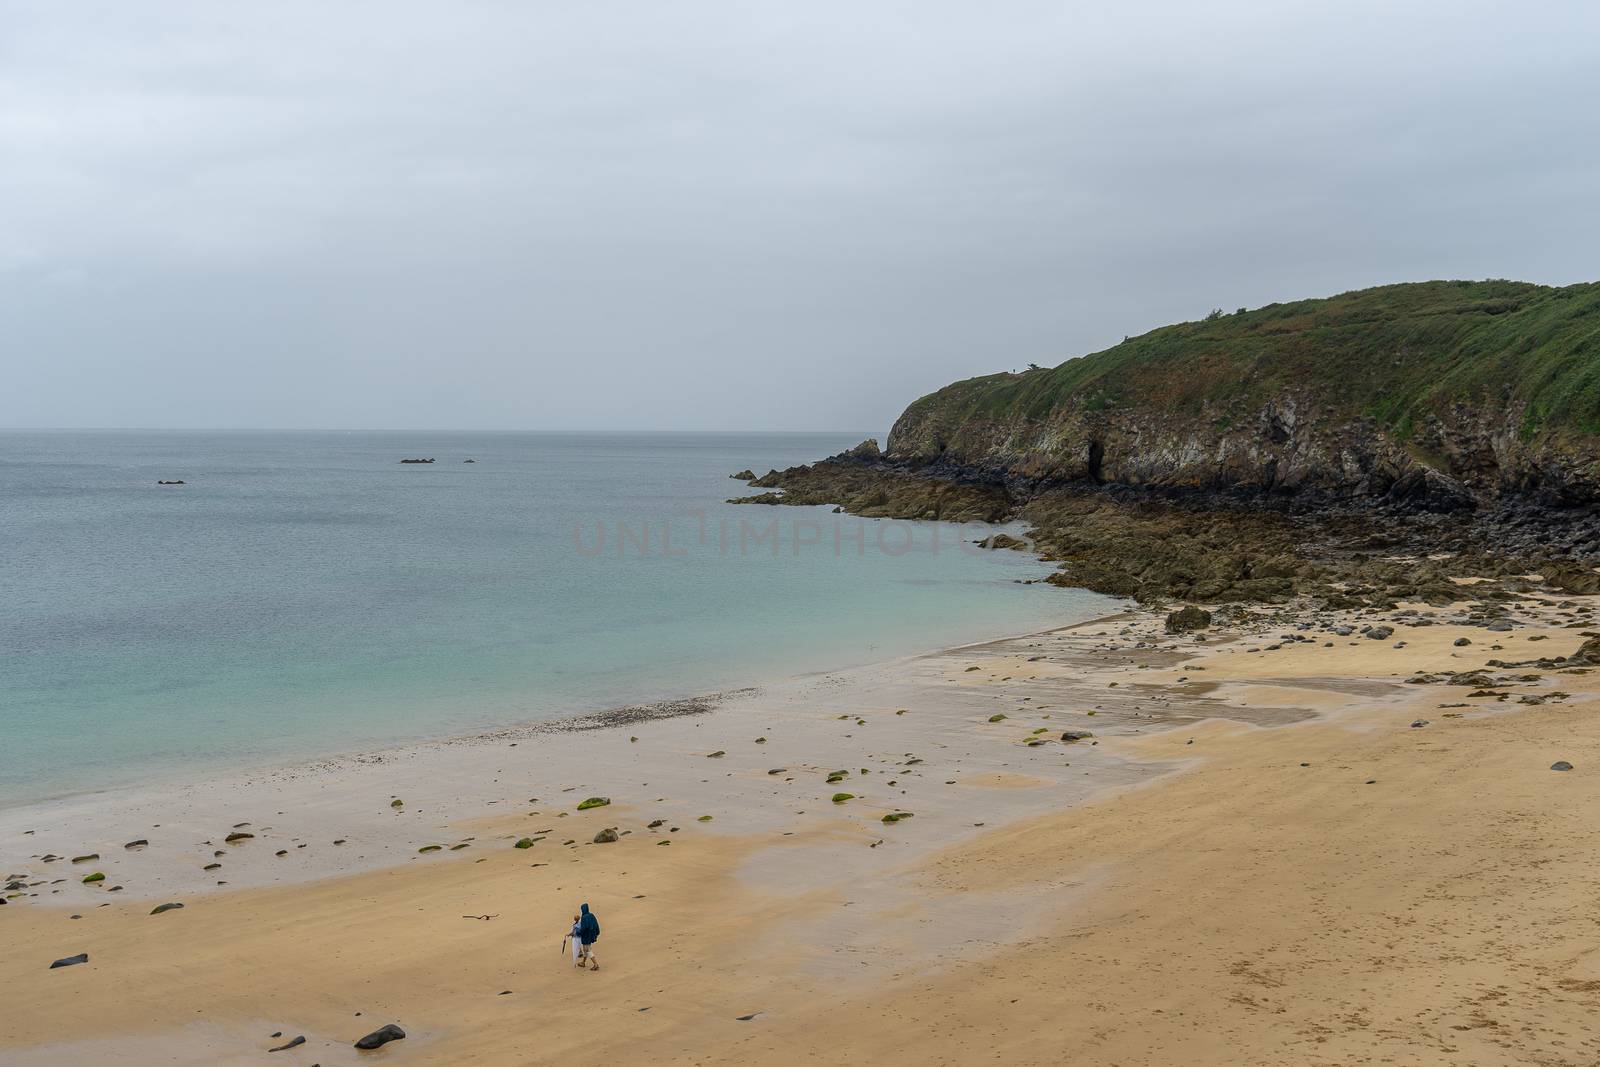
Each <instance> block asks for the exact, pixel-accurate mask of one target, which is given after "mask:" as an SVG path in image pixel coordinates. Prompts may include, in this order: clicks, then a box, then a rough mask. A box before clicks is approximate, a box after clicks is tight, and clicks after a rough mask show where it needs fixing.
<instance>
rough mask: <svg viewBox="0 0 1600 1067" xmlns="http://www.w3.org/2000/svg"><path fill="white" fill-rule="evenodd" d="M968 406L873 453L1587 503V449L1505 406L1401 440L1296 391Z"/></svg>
mask: <svg viewBox="0 0 1600 1067" xmlns="http://www.w3.org/2000/svg"><path fill="white" fill-rule="evenodd" d="M957 388H958V387H957ZM968 408H969V405H964V404H958V403H946V402H944V399H943V398H941V397H940V395H939V394H934V395H933V396H931V397H927V398H924V399H923V400H922V401H919V402H917V403H916V404H913V405H912V406H911V407H910V408H909V409H908V410H907V411H906V412H905V414H903V415H902V416H901V417H900V418H899V420H897V421H896V422H895V424H894V428H893V430H892V431H891V433H890V436H889V444H888V450H887V458H888V459H889V460H891V461H895V462H898V463H902V464H906V465H907V466H911V467H922V468H928V469H929V470H930V471H934V472H938V471H943V472H947V473H949V474H951V475H963V476H967V477H980V478H988V479H994V480H998V481H1002V482H1006V483H1010V484H1017V483H1024V484H1029V485H1033V486H1045V485H1051V484H1063V483H1065V484H1085V485H1122V486H1129V487H1146V488H1163V489H1199V490H1229V491H1240V492H1245V493H1275V494H1298V493H1311V494H1316V495H1319V496H1323V497H1327V498H1331V499H1347V500H1348V499H1361V498H1366V499H1374V498H1379V499H1385V500H1389V501H1396V502H1406V503H1408V504H1410V505H1411V506H1415V507H1420V508H1426V509H1431V510H1441V511H1451V510H1461V509H1471V508H1475V507H1480V506H1494V505H1495V502H1496V501H1497V499H1498V498H1500V497H1503V496H1508V495H1514V496H1518V497H1528V496H1532V497H1537V498H1541V499H1544V500H1545V501H1547V502H1550V503H1559V504H1581V503H1593V502H1595V501H1597V500H1600V462H1597V461H1600V453H1597V450H1596V447H1595V442H1594V441H1593V440H1589V441H1581V440H1579V441H1574V440H1562V439H1560V438H1558V437H1557V436H1556V435H1554V434H1538V435H1533V436H1527V435H1525V434H1523V432H1522V427H1523V425H1524V419H1525V412H1524V411H1523V410H1522V409H1521V407H1520V406H1518V405H1512V406H1507V407H1503V408H1499V409H1482V408H1474V407H1470V406H1468V405H1464V404H1462V405H1456V406H1454V407H1453V408H1452V409H1451V410H1449V411H1448V412H1446V413H1445V414H1444V415H1443V416H1429V417H1428V418H1427V419H1426V420H1425V421H1423V422H1421V423H1420V424H1413V425H1412V426H1410V427H1408V429H1409V433H1408V434H1407V435H1406V436H1405V437H1404V438H1402V437H1401V436H1400V435H1399V434H1397V433H1396V432H1394V431H1393V430H1392V429H1390V428H1388V427H1385V426H1383V425H1381V424H1379V423H1378V421H1377V420H1375V419H1372V418H1354V419H1352V418H1348V417H1346V416H1344V415H1342V414H1341V413H1338V412H1336V411H1330V410H1329V408H1330V405H1328V404H1326V403H1324V402H1323V401H1322V400H1321V398H1319V397H1318V396H1316V395H1315V394H1313V393H1311V392H1310V391H1286V392H1284V393H1282V394H1279V395H1277V396H1274V397H1272V398H1270V399H1269V400H1268V401H1267V402H1266V403H1265V404H1263V405H1261V406H1259V407H1256V408H1254V409H1253V410H1241V409H1240V405H1237V404H1235V405H1231V406H1230V407H1228V408H1221V407H1218V408H1214V409H1212V410H1206V411H1203V412H1202V413H1201V414H1200V415H1199V416H1198V417H1195V416H1185V415H1182V414H1176V413H1171V412H1164V411H1161V410H1159V409H1156V408H1153V407H1151V406H1149V405H1143V406H1139V407H1133V408H1127V409H1117V408H1108V409H1099V410H1095V409H1093V407H1092V406H1091V404H1090V403H1086V402H1084V401H1082V400H1080V399H1079V398H1076V397H1074V398H1072V399H1070V400H1069V401H1068V402H1067V403H1065V404H1062V405H1060V406H1059V407H1057V408H1055V409H1053V410H1050V411H1048V412H1046V413H1044V414H1042V415H1031V414H1026V413H1020V412H1015V411H1004V412H1000V413H996V414H993V415H990V414H978V415H974V414H972V413H971V412H970V410H968Z"/></svg>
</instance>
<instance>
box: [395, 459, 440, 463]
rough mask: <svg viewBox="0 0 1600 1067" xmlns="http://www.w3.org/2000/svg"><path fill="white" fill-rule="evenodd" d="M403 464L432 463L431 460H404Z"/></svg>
mask: <svg viewBox="0 0 1600 1067" xmlns="http://www.w3.org/2000/svg"><path fill="white" fill-rule="evenodd" d="M400 462H401V463H432V462H433V460H431V459H403V460H401V461H400Z"/></svg>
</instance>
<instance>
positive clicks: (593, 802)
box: [578, 797, 611, 811]
mask: <svg viewBox="0 0 1600 1067" xmlns="http://www.w3.org/2000/svg"><path fill="white" fill-rule="evenodd" d="M609 803H611V798H610V797H590V798H589V799H588V800H585V801H584V802H583V803H581V804H579V805H578V810H579V811H588V810H589V809H590V808H603V807H605V806H606V805H607V804H609Z"/></svg>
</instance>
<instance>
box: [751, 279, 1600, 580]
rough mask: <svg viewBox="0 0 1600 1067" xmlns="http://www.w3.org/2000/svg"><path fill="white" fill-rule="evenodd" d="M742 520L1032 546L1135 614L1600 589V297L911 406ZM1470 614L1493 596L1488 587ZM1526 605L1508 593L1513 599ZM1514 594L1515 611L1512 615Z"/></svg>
mask: <svg viewBox="0 0 1600 1067" xmlns="http://www.w3.org/2000/svg"><path fill="white" fill-rule="evenodd" d="M751 484H752V485H753V486H757V487H760V488H764V489H768V490H772V491H771V492H768V493H764V494H762V495H760V496H757V497H747V498H744V500H743V501H741V502H752V503H767V504H795V505H805V504H830V505H835V506H837V507H839V508H840V509H841V510H844V511H849V512H854V513H857V514H861V515H869V516H883V517H892V518H915V519H945V520H955V521H969V520H980V521H988V522H995V521H1000V520H1003V519H1022V520H1024V521H1026V522H1028V523H1029V524H1030V525H1031V527H1032V529H1031V531H1030V533H1031V537H1032V542H1033V547H1034V548H1035V549H1036V550H1038V551H1040V552H1041V553H1042V554H1043V555H1044V556H1045V558H1047V559H1052V560H1057V561H1059V562H1060V563H1061V569H1060V571H1059V572H1058V573H1057V574H1055V575H1052V576H1051V578H1050V579H1049V580H1050V581H1051V582H1053V583H1056V584H1061V585H1075V586H1082V587H1085V588H1089V589H1095V590H1098V591H1101V592H1107V593H1113V594H1116V595H1123V596H1132V597H1137V598H1139V599H1143V600H1159V599H1162V598H1166V597H1182V598H1187V599H1194V600H1201V601H1207V602H1215V601H1228V600H1241V601H1260V600H1272V599H1280V598H1284V597H1290V596H1311V597H1315V598H1319V599H1322V600H1324V601H1326V602H1329V603H1338V602H1347V603H1365V604H1383V603H1387V602H1390V601H1393V600H1397V599H1426V600H1431V601H1437V602H1448V601H1449V600H1451V599H1452V598H1457V597H1459V596H1460V595H1461V589H1462V588H1463V586H1462V585H1461V584H1460V583H1459V582H1458V581H1457V579H1462V578H1469V577H1470V578H1480V577H1483V576H1484V575H1490V576H1493V577H1496V578H1499V579H1501V580H1503V581H1510V582H1511V583H1512V584H1514V583H1515V582H1516V581H1518V580H1520V579H1518V578H1517V576H1518V575H1521V574H1527V573H1531V572H1534V571H1537V572H1539V573H1544V574H1546V575H1547V577H1550V578H1551V582H1550V584H1551V587H1552V588H1556V589H1560V590H1564V591H1571V592H1583V591H1591V587H1593V588H1600V577H1597V575H1596V573H1595V571H1594V570H1593V565H1594V564H1595V563H1596V562H1600V283H1595V284H1585V285H1576V286H1567V287H1565V288H1560V289H1555V288H1550V287H1547V286H1538V285H1529V284H1526V283H1520V282H1505V281H1488V282H1423V283H1416V284H1405V285H1393V286H1380V287H1378V288H1374V289H1367V290H1360V291H1357V292H1351V293H1344V294H1340V295H1339V296H1336V297H1329V298H1325V299H1317V300H1305V301H1298V302H1295V303H1290V304H1272V305H1268V306H1266V307H1263V308H1257V309H1255V310H1253V311H1250V310H1246V309H1240V310H1239V311H1238V312H1237V313H1235V314H1233V315H1224V314H1222V313H1220V312H1217V313H1214V314H1212V315H1210V316H1207V317H1206V318H1205V319H1204V320H1201V321H1197V322H1188V323H1178V324H1175V325H1173V326H1167V327H1162V328H1161V329H1158V330H1153V331H1151V332H1150V333H1147V334H1143V335H1141V336H1139V337H1130V338H1126V339H1124V341H1123V342H1122V343H1121V344H1118V345H1115V346H1113V347H1111V348H1108V349H1106V350H1104V351H1102V352H1097V353H1094V354H1092V355H1088V356H1084V357H1082V358H1081V359H1075V360H1069V361H1067V362H1066V363H1063V364H1061V365H1060V366H1057V367H1053V368H1042V367H1035V368H1030V369H1029V370H1028V371H1027V372H1025V373H1020V374H1018V373H1012V374H994V375H989V376H987V377H982V378H973V379H969V380H967V381H963V382H956V383H954V384H952V385H949V386H946V387H945V388H943V389H940V390H938V391H937V392H935V393H932V394H930V395H928V396H925V397H923V398H921V399H920V400H917V401H916V402H914V403H913V404H911V406H910V407H908V408H907V409H906V411H905V413H904V414H903V415H901V416H900V418H899V419H898V420H897V421H896V422H895V424H894V428H893V430H892V431H891V432H890V436H889V440H888V447H887V448H886V450H884V451H883V452H881V453H880V452H879V450H878V447H877V445H876V443H874V442H864V443H863V444H862V445H860V446H858V447H857V448H855V449H852V450H850V451H849V452H846V453H843V454H841V455H839V456H834V457H831V458H830V459H827V460H823V461H819V462H817V463H814V464H806V465H803V466H800V467H794V468H791V469H789V470H787V471H782V472H779V471H773V472H770V473H769V474H767V475H766V476H764V477H762V478H760V479H755V480H753V481H751ZM1474 588H1477V587H1474ZM1510 593H1514V590H1511V591H1510ZM1510 593H1508V595H1510Z"/></svg>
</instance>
